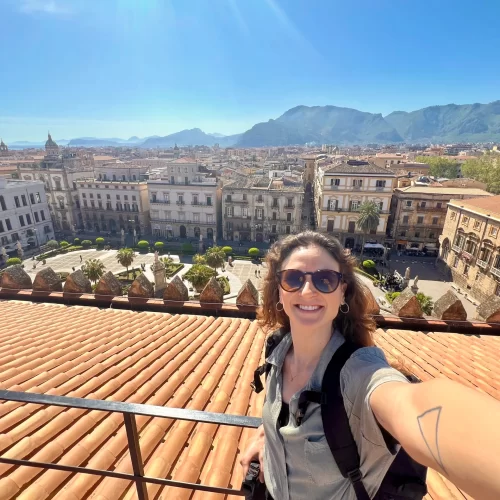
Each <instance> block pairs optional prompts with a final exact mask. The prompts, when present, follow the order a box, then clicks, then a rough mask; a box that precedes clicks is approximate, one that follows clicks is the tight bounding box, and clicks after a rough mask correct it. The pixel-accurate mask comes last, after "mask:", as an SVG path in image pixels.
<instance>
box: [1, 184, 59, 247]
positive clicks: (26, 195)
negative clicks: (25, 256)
mask: <svg viewBox="0 0 500 500" xmlns="http://www.w3.org/2000/svg"><path fill="white" fill-rule="evenodd" d="M53 239H54V228H53V226H52V221H51V218H50V211H49V205H48V203H47V197H46V196H45V190H44V184H43V182H41V181H21V180H10V179H9V180H7V179H5V178H4V177H0V244H1V246H2V247H4V248H5V249H6V250H7V252H8V253H10V254H11V255H13V254H14V253H15V252H16V250H17V242H18V241H19V242H21V245H22V247H23V248H24V249H26V248H30V247H31V248H34V247H38V246H40V245H43V244H44V243H47V241H49V240H53Z"/></svg>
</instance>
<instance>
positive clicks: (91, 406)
mask: <svg viewBox="0 0 500 500" xmlns="http://www.w3.org/2000/svg"><path fill="white" fill-rule="evenodd" d="M0 400H3V401H16V402H18V403H32V404H40V405H51V406H62V407H64V408H79V409H82V410H97V411H106V412H113V413H121V414H122V415H123V420H124V423H125V429H126V432H127V447H128V451H129V453H130V459H131V462H132V469H133V474H128V473H125V472H116V471H110V470H104V469H93V468H86V467H78V466H72V465H63V464H56V463H50V462H38V461H34V460H19V459H14V458H7V457H4V456H0V463H4V464H9V465H18V466H27V467H36V468H42V469H49V470H50V469H52V470H60V471H64V472H77V473H83V474H92V475H95V476H102V477H113V478H116V479H126V480H129V481H134V482H135V486H136V489H137V496H138V498H139V500H148V499H149V496H148V490H147V488H146V485H147V484H148V483H150V484H159V485H162V486H173V487H177V488H185V489H190V490H201V491H207V492H210V493H222V494H225V495H238V496H245V493H244V491H242V490H235V489H232V488H222V487H218V486H208V485H203V484H197V483H187V482H184V481H175V480H173V479H164V478H160V477H150V476H146V475H145V474H144V462H143V459H142V454H141V448H140V443H139V434H138V432H137V423H136V420H135V416H136V415H143V416H148V417H160V418H170V419H178V420H188V421H191V422H202V423H208V424H218V425H229V426H233V427H249V428H252V429H256V428H257V427H259V425H260V424H261V419H260V418H256V417H246V416H240V415H227V414H224V413H211V412H205V411H200V410H189V409H185V408H168V407H163V406H153V405H146V404H137V403H121V402H117V401H101V400H97V399H84V398H71V397H67V396H52V395H48V394H34V393H28V392H17V391H5V390H0Z"/></svg>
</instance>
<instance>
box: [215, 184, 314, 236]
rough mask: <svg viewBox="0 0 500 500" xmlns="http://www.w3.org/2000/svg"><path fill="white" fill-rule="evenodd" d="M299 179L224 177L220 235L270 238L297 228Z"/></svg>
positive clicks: (300, 193)
mask: <svg viewBox="0 0 500 500" xmlns="http://www.w3.org/2000/svg"><path fill="white" fill-rule="evenodd" d="M303 197H304V187H303V186H302V181H301V180H300V181H299V182H292V181H288V180H287V179H286V178H283V179H275V178H271V179H270V178H268V177H260V178H256V177H249V178H243V179H238V180H231V181H228V182H227V184H225V185H224V187H223V189H222V200H223V201H222V214H223V238H224V239H225V240H230V241H233V240H234V241H257V242H273V241H276V240H277V239H278V238H279V237H280V236H282V235H286V234H294V233H298V232H300V231H301V230H302V229H303V227H302V220H301V216H302V204H303Z"/></svg>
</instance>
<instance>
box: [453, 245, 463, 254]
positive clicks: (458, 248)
mask: <svg viewBox="0 0 500 500" xmlns="http://www.w3.org/2000/svg"><path fill="white" fill-rule="evenodd" d="M451 249H452V250H453V251H454V252H457V253H461V252H462V247H459V246H458V245H451Z"/></svg>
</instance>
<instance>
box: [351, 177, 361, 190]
mask: <svg viewBox="0 0 500 500" xmlns="http://www.w3.org/2000/svg"><path fill="white" fill-rule="evenodd" d="M362 185H363V179H353V180H352V186H353V187H358V188H360V187H361V186H362Z"/></svg>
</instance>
